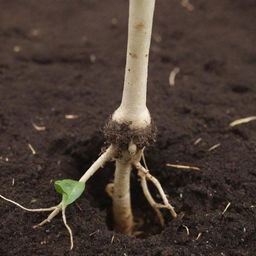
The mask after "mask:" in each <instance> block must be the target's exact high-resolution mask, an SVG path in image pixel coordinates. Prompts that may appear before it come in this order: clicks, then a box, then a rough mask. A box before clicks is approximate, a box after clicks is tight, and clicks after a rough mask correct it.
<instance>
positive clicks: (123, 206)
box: [112, 157, 133, 235]
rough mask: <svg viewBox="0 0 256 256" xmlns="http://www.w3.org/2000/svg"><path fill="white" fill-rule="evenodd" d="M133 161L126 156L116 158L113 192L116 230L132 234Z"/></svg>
mask: <svg viewBox="0 0 256 256" xmlns="http://www.w3.org/2000/svg"><path fill="white" fill-rule="evenodd" d="M131 168H132V166H131V163H130V162H129V161H127V159H125V157H123V158H121V159H118V160H116V170H115V178H114V193H113V197H112V199H113V215H114V222H115V230H116V231H118V232H121V233H123V234H127V235H131V234H132V228H133V215H132V210H131V198H130V174H131Z"/></svg>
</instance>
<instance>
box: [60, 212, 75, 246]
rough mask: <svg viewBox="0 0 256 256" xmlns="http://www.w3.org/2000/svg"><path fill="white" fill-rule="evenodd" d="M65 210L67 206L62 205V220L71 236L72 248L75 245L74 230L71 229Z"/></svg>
mask: <svg viewBox="0 0 256 256" xmlns="http://www.w3.org/2000/svg"><path fill="white" fill-rule="evenodd" d="M65 210H66V208H65V207H62V220H63V223H64V225H65V227H66V228H67V230H68V233H69V237H70V250H72V249H73V247H74V242H73V233H72V230H71V228H70V227H69V225H68V223H67V219H66V213H65Z"/></svg>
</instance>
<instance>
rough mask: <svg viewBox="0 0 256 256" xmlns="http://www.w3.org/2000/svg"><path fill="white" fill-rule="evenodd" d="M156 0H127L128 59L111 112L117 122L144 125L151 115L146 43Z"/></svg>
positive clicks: (133, 127) (137, 125)
mask: <svg viewBox="0 0 256 256" xmlns="http://www.w3.org/2000/svg"><path fill="white" fill-rule="evenodd" d="M154 7H155V0H130V9H129V28H128V45H127V59H126V68H125V80H124V89H123V96H122V102H121V105H120V107H119V108H118V109H117V110H116V111H115V113H114V114H113V117H112V118H113V120H114V121H117V122H118V123H127V122H131V123H130V128H132V129H137V128H145V127H147V126H148V125H150V122H151V118H150V114H149V111H148V109H147V107H146V94H147V76H148V59H149V47H150V41H151V32H152V22H153V14H154Z"/></svg>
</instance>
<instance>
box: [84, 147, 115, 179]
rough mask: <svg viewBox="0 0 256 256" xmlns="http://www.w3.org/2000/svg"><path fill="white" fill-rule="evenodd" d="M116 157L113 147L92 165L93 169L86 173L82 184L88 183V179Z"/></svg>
mask: <svg viewBox="0 0 256 256" xmlns="http://www.w3.org/2000/svg"><path fill="white" fill-rule="evenodd" d="M114 156H115V149H114V147H113V146H112V145H110V146H109V147H108V149H107V150H106V151H105V152H104V153H103V154H102V155H101V156H100V157H99V158H98V159H97V160H96V161H95V162H94V163H93V164H92V165H91V167H90V168H89V169H88V170H87V171H86V172H85V174H84V175H83V176H82V177H81V178H80V180H79V181H80V182H84V183H86V181H87V180H88V179H90V177H91V176H92V175H93V174H94V173H95V172H96V171H97V170H98V169H99V168H101V167H103V165H104V164H105V163H106V162H107V161H109V160H111V158H113V157H114Z"/></svg>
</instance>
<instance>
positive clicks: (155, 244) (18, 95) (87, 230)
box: [0, 0, 256, 256]
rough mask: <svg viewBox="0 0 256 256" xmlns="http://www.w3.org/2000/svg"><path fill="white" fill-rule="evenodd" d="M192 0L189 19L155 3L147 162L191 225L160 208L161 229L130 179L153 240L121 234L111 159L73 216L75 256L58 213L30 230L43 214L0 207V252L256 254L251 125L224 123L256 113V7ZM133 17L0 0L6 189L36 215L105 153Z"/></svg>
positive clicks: (0, 158) (0, 140)
mask: <svg viewBox="0 0 256 256" xmlns="http://www.w3.org/2000/svg"><path fill="white" fill-rule="evenodd" d="M191 2H192V3H193V5H194V7H195V10H194V11H192V12H190V11H188V10H187V9H186V8H184V7H182V6H181V4H180V1H166V0H158V1H157V5H156V14H155V23H154V31H153V40H152V47H151V58H150V69H149V90H148V107H149V109H150V111H151V113H152V116H153V118H154V120H155V123H156V125H157V128H158V136H157V142H156V143H155V144H154V145H153V146H152V147H150V148H148V149H147V151H146V158H147V161H148V165H149V167H150V169H151V172H152V174H154V175H155V176H156V177H158V178H159V180H160V181H161V183H162V185H163V188H164V190H165V191H166V193H167V194H168V195H169V196H170V199H171V202H172V203H173V205H174V206H175V208H176V210H177V212H178V213H179V214H180V216H181V215H184V216H183V218H181V217H179V218H178V219H176V220H172V219H171V217H170V216H169V215H168V214H167V212H164V213H165V217H166V220H167V225H166V227H165V228H164V230H162V231H160V230H159V228H158V227H157V225H156V221H155V217H154V212H153V211H152V209H151V208H150V207H149V206H148V205H147V203H146V201H145V199H144V198H143V195H142V193H141V191H140V188H139V185H138V182H137V177H136V173H135V172H134V174H133V176H132V184H133V185H132V197H133V206H134V211H135V214H136V216H137V217H140V218H142V217H143V218H144V222H145V223H146V225H145V227H144V230H145V232H144V233H145V234H144V235H143V236H142V238H135V237H128V236H125V235H121V234H115V233H114V231H113V230H111V218H110V208H111V201H110V199H109V198H108V197H107V195H106V194H105V185H106V184H107V183H108V182H110V181H111V180H112V178H113V169H114V167H113V165H112V164H108V165H107V166H106V167H105V168H104V169H103V170H101V171H99V172H98V173H97V174H96V175H95V177H94V178H93V179H92V180H90V181H89V182H88V184H87V189H86V192H85V193H84V195H83V196H82V197H81V198H80V199H79V200H78V201H77V203H76V204H74V205H73V206H70V207H69V208H68V209H67V218H68V222H69V224H70V226H71V227H72V230H73V232H74V242H75V248H74V249H73V251H71V252H70V251H69V237H68V234H67V231H66V229H65V227H64V226H63V224H62V221H61V218H60V216H58V217H56V218H55V219H54V220H53V221H52V222H51V223H49V224H47V225H46V226H45V227H43V228H40V229H38V230H34V229H33V228H32V226H33V225H35V224H36V223H38V222H40V221H41V220H43V219H44V218H45V217H46V216H47V215H46V213H28V212H24V211H23V210H21V209H20V208H17V207H15V206H14V205H12V204H9V203H7V202H5V201H3V200H0V216H1V221H0V229H1V232H0V255H3V256H8V255H19V256H23V255H24V256H27V255H29V256H31V255H38V256H39V255H40V256H46V255H47V256H48V255H49V256H52V255H54V256H60V255H80V256H81V255H102V256H103V255H123V256H125V255H129V256H134V255H154V256H167V255H168V256H169V255H181V256H183V255H185V256H186V255H191V256H192V255H204V256H205V255H220V256H225V255H232V256H233V255H236V256H240V255H255V249H256V215H255V214H256V199H255V195H256V136H255V135H256V132H255V130H256V122H251V123H248V124H244V125H241V126H238V127H235V128H232V129H231V128H229V123H230V122H232V121H234V120H236V119H239V118H243V117H247V116H252V115H256V73H255V69H256V48H255V43H256V33H255V27H256V20H255V13H256V2H255V1H254V0H222V1H205V0H191ZM216 2H218V3H216ZM127 8H128V1H127V0H119V1H116V0H108V1H102V0H73V1H68V0H66V1H59V0H55V1H52V0H44V1H32V0H15V1H14V0H0V170H1V179H0V194H2V195H4V196H6V197H9V198H11V199H13V200H16V201H17V202H19V203H21V204H23V205H24V206H27V207H31V208H36V207H49V206H53V205H56V204H57V203H58V202H59V200H60V197H59V195H58V194H57V193H56V192H55V191H54V188H53V183H52V181H54V180H56V179H63V178H72V179H79V177H80V176H81V175H82V174H83V172H84V171H85V170H86V168H88V167H89V166H90V164H91V163H92V162H93V161H94V160H95V159H96V158H97V156H98V155H99V153H100V151H101V148H102V146H103V145H104V139H103V135H102V132H101V131H100V130H101V128H102V127H103V126H104V123H105V121H106V120H107V119H108V117H109V115H110V114H111V113H112V112H113V111H114V110H115V108H116V107H117V106H118V105H119V103H120V98H121V91H122V84H123V75H124V65H125V54H126V41H127V15H128V9H127ZM113 18H115V19H114V20H113ZM116 21H117V23H116ZM95 57H96V59H95ZM176 66H178V67H180V70H181V71H180V73H179V74H178V75H177V77H176V84H175V86H174V87H173V88H170V86H169V85H168V76H169V72H170V71H171V70H172V69H173V68H174V67H176ZM65 115H77V118H76V119H67V118H65ZM33 124H36V125H39V126H45V127H46V130H45V131H37V130H36V129H35V128H34V127H33ZM198 138H201V139H202V140H201V142H200V143H198V144H196V145H195V144H194V142H195V141H196V140H197V139H198ZM218 143H220V146H219V147H217V148H216V149H214V150H212V151H209V148H211V147H212V146H213V145H216V144H218ZM28 144H30V145H32V147H33V148H34V149H35V151H36V154H35V155H33V154H32V151H31V149H30V148H29V146H28ZM166 163H172V164H175V163H176V164H183V165H192V166H197V167H200V168H201V171H186V170H181V169H176V168H171V167H166ZM228 202H230V203H231V205H230V207H229V208H228V209H227V211H226V212H225V213H224V214H222V212H223V210H224V209H225V207H226V205H227V204H228ZM185 226H187V227H188V228H189V231H190V233H189V235H187V233H186V228H185ZM199 234H201V236H200V235H199Z"/></svg>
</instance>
